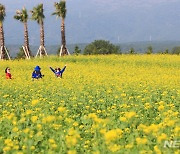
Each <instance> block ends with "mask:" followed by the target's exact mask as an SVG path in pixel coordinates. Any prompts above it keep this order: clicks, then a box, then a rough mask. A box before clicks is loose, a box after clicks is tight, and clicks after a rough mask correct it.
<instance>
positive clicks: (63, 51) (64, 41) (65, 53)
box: [61, 18, 68, 56]
mask: <svg viewBox="0 0 180 154" xmlns="http://www.w3.org/2000/svg"><path fill="white" fill-rule="evenodd" d="M61 37H62V39H61V43H62V56H64V55H68V52H67V48H66V37H65V23H64V19H63V18H62V23H61Z"/></svg>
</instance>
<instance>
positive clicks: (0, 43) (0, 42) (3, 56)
mask: <svg viewBox="0 0 180 154" xmlns="http://www.w3.org/2000/svg"><path fill="white" fill-rule="evenodd" d="M4 46H5V43H4V30H3V23H2V22H0V47H1V48H2V54H1V57H0V59H6V50H5V48H4Z"/></svg>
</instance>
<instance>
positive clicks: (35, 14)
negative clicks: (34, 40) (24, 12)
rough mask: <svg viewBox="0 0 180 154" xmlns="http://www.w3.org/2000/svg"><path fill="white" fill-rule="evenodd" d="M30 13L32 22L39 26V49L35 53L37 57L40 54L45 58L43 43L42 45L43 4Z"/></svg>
mask: <svg viewBox="0 0 180 154" xmlns="http://www.w3.org/2000/svg"><path fill="white" fill-rule="evenodd" d="M31 13H32V20H35V21H37V23H38V24H39V25H40V47H39V50H38V52H37V55H36V56H38V55H39V54H40V57H41V55H43V56H45V55H47V52H46V49H45V45H44V44H45V43H44V18H45V16H44V9H43V4H39V5H38V6H37V7H34V8H33V10H32V11H31Z"/></svg>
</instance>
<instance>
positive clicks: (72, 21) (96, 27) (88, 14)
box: [0, 0, 180, 45]
mask: <svg viewBox="0 0 180 154" xmlns="http://www.w3.org/2000/svg"><path fill="white" fill-rule="evenodd" d="M55 1H57V0H51V1H44V0H36V1H27V0H18V1H12V0H1V2H0V3H2V4H4V5H5V6H6V10H7V18H6V20H5V22H4V27H5V36H6V43H7V44H21V43H23V25H22V24H21V23H19V22H18V21H15V20H14V19H13V15H14V13H15V10H16V9H20V8H22V7H23V6H25V7H27V8H28V10H30V9H32V7H33V6H35V5H37V4H38V3H40V2H43V3H44V9H45V15H46V19H45V33H46V34H45V37H46V44H47V45H54V44H60V43H61V36H60V19H56V17H55V16H51V13H52V12H53V11H54V6H53V3H54V2H55ZM179 10H180V1H179V0H67V17H66V22H65V24H66V35H67V43H68V44H75V43H90V42H92V41H94V40H97V39H104V40H110V41H111V42H113V43H124V42H139V41H166V40H180V13H179ZM29 34H30V44H31V45H38V44H39V26H38V25H37V24H36V23H35V22H33V21H29Z"/></svg>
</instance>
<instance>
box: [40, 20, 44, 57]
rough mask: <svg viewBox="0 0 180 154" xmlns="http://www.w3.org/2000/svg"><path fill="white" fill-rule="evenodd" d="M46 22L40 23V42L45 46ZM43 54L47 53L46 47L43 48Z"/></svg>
mask: <svg viewBox="0 0 180 154" xmlns="http://www.w3.org/2000/svg"><path fill="white" fill-rule="evenodd" d="M44 40H45V39H44V22H43V21H42V22H41V24H40V44H41V46H42V47H45V43H44ZM41 54H42V55H45V51H44V49H42V52H41Z"/></svg>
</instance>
